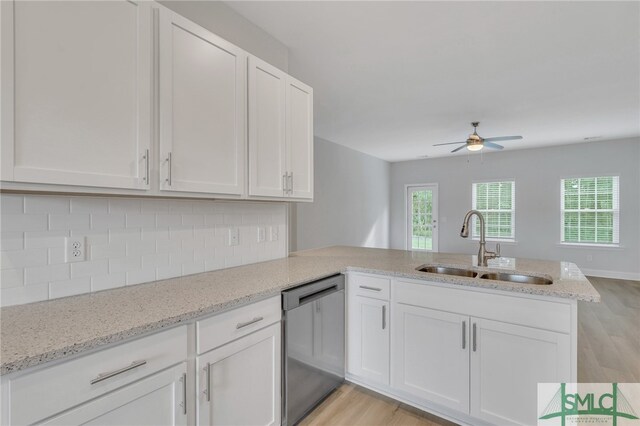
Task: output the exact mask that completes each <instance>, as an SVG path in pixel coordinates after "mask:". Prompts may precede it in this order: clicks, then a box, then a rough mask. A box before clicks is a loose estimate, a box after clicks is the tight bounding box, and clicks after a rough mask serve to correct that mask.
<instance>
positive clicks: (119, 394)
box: [42, 363, 187, 426]
mask: <svg viewBox="0 0 640 426" xmlns="http://www.w3.org/2000/svg"><path fill="white" fill-rule="evenodd" d="M186 377H187V364H186V363H182V364H180V365H177V366H175V367H173V368H170V369H168V370H165V371H163V372H161V373H158V374H155V375H153V376H151V377H147V378H146V379H142V380H140V381H138V382H135V383H133V384H131V385H128V386H125V387H124V388H121V389H119V390H117V391H114V392H111V393H109V394H107V395H106V396H103V397H102V398H98V399H96V400H93V401H91V402H88V403H86V404H84V405H81V406H79V407H76V408H74V409H72V410H70V411H68V412H66V413H64V414H62V415H60V416H57V417H55V418H53V419H50V420H48V421H45V422H44V423H42V424H45V425H60V426H68V425H113V426H120V425H136V426H147V425H148V426H158V425H175V426H178V425H186V424H187V412H186V409H185V407H186V398H187V388H186V386H187V383H186Z"/></svg>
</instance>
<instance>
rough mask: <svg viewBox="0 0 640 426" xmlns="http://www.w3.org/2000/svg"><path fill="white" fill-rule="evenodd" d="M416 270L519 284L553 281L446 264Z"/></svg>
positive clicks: (425, 266)
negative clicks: (478, 270) (477, 270)
mask: <svg viewBox="0 0 640 426" xmlns="http://www.w3.org/2000/svg"><path fill="white" fill-rule="evenodd" d="M416 270H418V271H421V272H428V273H430V274H442V275H455V276H457V277H468V278H480V279H482V280H496V281H507V282H510V283H519V284H538V285H549V284H553V281H551V280H550V279H548V278H544V277H536V276H533V275H523V274H512V273H507V272H480V274H479V273H478V272H476V271H473V270H471V269H464V268H451V267H448V266H430V265H422V266H418V267H417V268H416Z"/></svg>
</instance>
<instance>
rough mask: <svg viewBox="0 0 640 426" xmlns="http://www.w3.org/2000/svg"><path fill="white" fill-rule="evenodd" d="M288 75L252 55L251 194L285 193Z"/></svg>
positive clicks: (250, 112)
mask: <svg viewBox="0 0 640 426" xmlns="http://www.w3.org/2000/svg"><path fill="white" fill-rule="evenodd" d="M286 79H287V75H286V74H285V73H283V72H282V71H280V70H279V69H277V68H275V67H273V66H271V65H269V64H267V63H266V62H263V61H261V60H260V59H257V58H254V57H250V58H249V195H258V196H267V197H283V196H286V195H287V194H285V192H284V180H285V173H286V171H287V170H286V168H285V167H286V164H285V162H286V139H285V114H286V108H285V98H286V94H285V92H286V90H285V89H286Z"/></svg>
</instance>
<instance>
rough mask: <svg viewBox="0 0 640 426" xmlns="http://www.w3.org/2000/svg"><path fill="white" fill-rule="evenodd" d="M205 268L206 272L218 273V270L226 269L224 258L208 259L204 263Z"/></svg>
mask: <svg viewBox="0 0 640 426" xmlns="http://www.w3.org/2000/svg"><path fill="white" fill-rule="evenodd" d="M204 268H205V270H206V271H216V270H218V269H222V268H224V259H223V258H213V259H207V260H205V261H204Z"/></svg>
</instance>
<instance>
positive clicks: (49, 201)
mask: <svg viewBox="0 0 640 426" xmlns="http://www.w3.org/2000/svg"><path fill="white" fill-rule="evenodd" d="M0 211H1V220H0V242H1V245H0V270H1V275H0V279H1V282H0V305H1V306H9V305H16V304H23V303H30V302H36V301H40V300H47V299H54V298H57V297H64V296H71V295H76V294H81V293H87V292H93V291H100V290H106V289H110V288H116V287H122V286H125V285H133V284H140V283H143V282H149V281H154V280H159V279H165V278H174V277H179V276H183V275H190V274H196V273H199V272H205V271H212V270H215V269H221V268H225V267H232V266H238V265H244V264H248V263H254V262H259V261H265V260H271V259H278V258H282V257H285V256H286V255H287V252H286V241H287V234H286V232H287V223H286V205H285V204H284V203H255V202H223V201H210V200H198V201H195V200H158V199H138V198H109V197H75V196H45V195H14V194H0ZM258 226H261V227H265V229H266V236H267V238H266V241H263V242H258V241H257V235H258ZM229 227H237V228H238V229H239V235H240V241H239V244H238V245H237V246H233V247H229V246H227V240H228V230H229ZM269 227H277V228H278V234H279V238H278V241H269V235H270V233H269ZM68 236H72V237H86V240H87V248H86V252H87V260H86V261H85V262H77V263H71V264H67V263H65V250H64V238H65V237H68Z"/></svg>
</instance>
